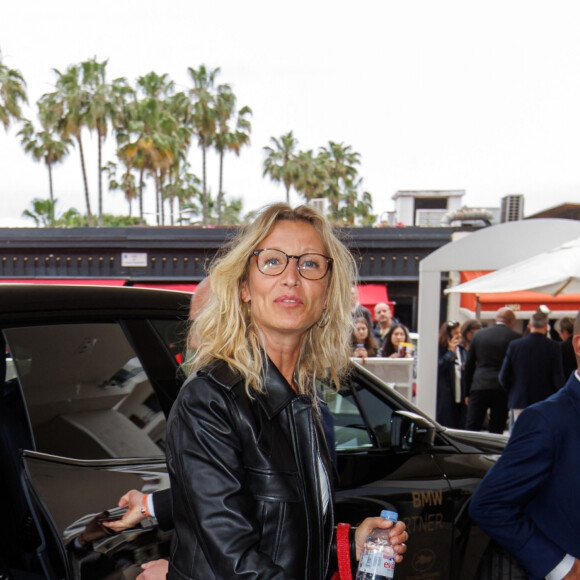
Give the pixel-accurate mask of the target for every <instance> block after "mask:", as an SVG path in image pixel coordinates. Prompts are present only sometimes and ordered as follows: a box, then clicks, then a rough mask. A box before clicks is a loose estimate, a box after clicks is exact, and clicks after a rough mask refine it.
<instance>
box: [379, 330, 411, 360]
mask: <svg viewBox="0 0 580 580" xmlns="http://www.w3.org/2000/svg"><path fill="white" fill-rule="evenodd" d="M410 342H411V339H410V338H409V331H408V330H407V327H406V326H405V325H404V324H400V323H398V324H393V325H391V328H390V329H389V332H387V335H386V336H385V340H384V342H383V346H382V348H381V356H384V357H388V358H401V357H403V358H413V353H412V349H411V348H406V349H405V352H404V353H403V352H402V349H400V348H399V347H400V346H401V345H402V343H407V344H408V343H410Z"/></svg>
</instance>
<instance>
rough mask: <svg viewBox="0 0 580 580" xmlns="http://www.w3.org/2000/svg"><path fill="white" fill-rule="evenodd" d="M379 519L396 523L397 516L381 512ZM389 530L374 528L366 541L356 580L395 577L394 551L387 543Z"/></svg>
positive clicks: (394, 513)
mask: <svg viewBox="0 0 580 580" xmlns="http://www.w3.org/2000/svg"><path fill="white" fill-rule="evenodd" d="M381 517H382V518H385V519H386V520H390V521H391V522H396V521H397V519H398V517H399V514H398V513H397V512H392V511H389V510H383V511H382V512H381ZM390 529H391V528H388V529H385V528H375V529H374V530H373V531H372V532H371V535H370V536H369V537H368V538H367V539H366V541H365V545H364V548H363V551H362V554H361V557H360V560H359V563H358V570H357V572H356V580H387V579H389V580H390V579H391V578H392V577H393V576H394V575H395V551H394V550H393V548H392V546H391V542H390V541H389V530H390Z"/></svg>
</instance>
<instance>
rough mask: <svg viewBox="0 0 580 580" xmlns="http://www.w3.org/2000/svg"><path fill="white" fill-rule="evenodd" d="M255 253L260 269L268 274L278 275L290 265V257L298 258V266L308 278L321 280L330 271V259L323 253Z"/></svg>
mask: <svg viewBox="0 0 580 580" xmlns="http://www.w3.org/2000/svg"><path fill="white" fill-rule="evenodd" d="M254 255H255V256H256V260H257V263H258V269H259V270H260V272H262V274H266V276H278V275H279V274H281V273H282V272H283V271H284V270H285V269H286V266H288V262H289V260H290V258H294V259H295V260H297V268H298V272H299V273H300V275H301V276H302V277H304V278H307V279H308V280H320V279H321V278H324V276H325V275H326V272H327V271H328V268H329V264H330V259H329V258H327V257H326V256H322V255H321V254H302V255H301V256H288V254H286V253H284V252H282V251H281V250H268V249H264V250H255V251H254Z"/></svg>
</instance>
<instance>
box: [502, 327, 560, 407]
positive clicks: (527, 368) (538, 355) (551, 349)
mask: <svg viewBox="0 0 580 580" xmlns="http://www.w3.org/2000/svg"><path fill="white" fill-rule="evenodd" d="M499 382H500V384H501V386H502V387H503V388H504V389H505V391H506V393H507V396H508V407H509V408H510V409H525V408H526V407H529V406H530V405H531V404H533V403H538V402H539V401H543V400H544V399H547V398H548V397H549V396H550V395H553V394H554V393H555V392H556V391H557V390H558V389H560V388H561V387H563V386H564V383H565V382H566V378H564V370H563V367H562V349H561V348H560V344H559V343H557V342H554V341H553V340H550V339H549V338H547V337H546V336H545V335H544V334H539V333H537V332H531V333H530V334H528V335H527V336H524V337H523V338H518V339H517V340H514V341H512V342H510V344H509V346H508V349H507V353H506V355H505V358H504V361H503V364H502V367H501V371H500V373H499Z"/></svg>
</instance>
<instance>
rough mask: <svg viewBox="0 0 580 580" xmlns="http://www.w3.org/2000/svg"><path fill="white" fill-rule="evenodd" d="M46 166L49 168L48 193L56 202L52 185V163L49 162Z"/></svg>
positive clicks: (51, 199)
mask: <svg viewBox="0 0 580 580" xmlns="http://www.w3.org/2000/svg"><path fill="white" fill-rule="evenodd" d="M46 168H47V169H48V195H49V197H50V201H51V202H52V203H53V204H54V190H53V187H52V163H47V164H46Z"/></svg>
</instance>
